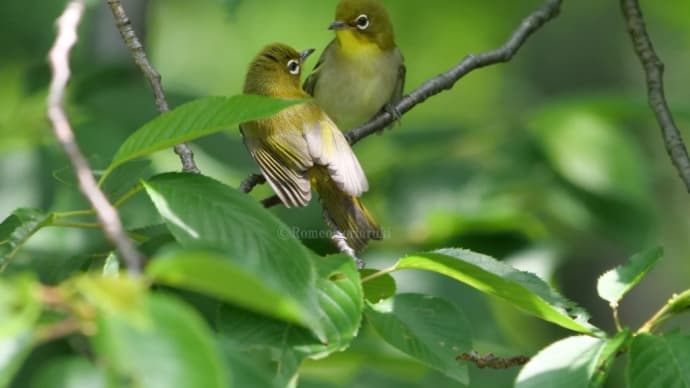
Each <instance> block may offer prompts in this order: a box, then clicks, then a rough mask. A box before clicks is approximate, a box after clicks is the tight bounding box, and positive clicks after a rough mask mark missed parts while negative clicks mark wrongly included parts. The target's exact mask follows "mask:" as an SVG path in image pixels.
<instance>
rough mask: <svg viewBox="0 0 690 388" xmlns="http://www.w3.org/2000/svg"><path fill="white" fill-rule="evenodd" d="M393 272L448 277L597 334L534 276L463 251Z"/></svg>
mask: <svg viewBox="0 0 690 388" xmlns="http://www.w3.org/2000/svg"><path fill="white" fill-rule="evenodd" d="M395 269H396V270H403V269H419V270H424V271H431V272H436V273H439V274H441V275H445V276H448V277H450V278H453V279H455V280H458V281H460V282H463V283H465V284H467V285H469V286H471V287H474V288H476V289H478V290H479V291H482V292H484V293H487V294H491V295H495V296H498V297H499V298H502V299H504V300H506V301H508V302H509V303H511V304H512V305H513V306H515V307H517V308H519V309H521V310H523V311H525V312H527V313H530V314H532V315H534V316H536V317H538V318H540V319H543V320H545V321H548V322H552V323H555V324H557V325H559V326H562V327H565V328H566V329H570V330H573V331H576V332H580V333H600V330H599V329H597V328H596V327H594V326H592V325H590V324H589V323H588V322H587V320H588V319H589V315H588V314H587V312H586V311H585V310H584V309H583V308H581V307H579V306H577V304H575V303H574V302H571V301H569V300H567V299H566V298H564V297H563V296H561V295H560V294H559V293H558V292H556V290H554V289H553V288H551V287H549V285H548V284H546V283H545V282H544V281H543V280H541V279H540V278H539V277H538V276H537V275H535V274H533V273H529V272H524V271H519V270H517V269H515V268H513V267H511V266H509V265H507V264H504V263H501V262H500V261H497V260H496V259H494V258H492V257H489V256H485V255H482V254H478V253H475V252H471V251H468V250H464V249H442V250H438V251H434V252H429V253H419V254H414V255H410V256H407V257H404V258H402V259H400V261H399V262H398V263H397V264H396V267H395Z"/></svg>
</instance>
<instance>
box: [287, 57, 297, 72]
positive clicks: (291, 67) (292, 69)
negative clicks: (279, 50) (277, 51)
mask: <svg viewBox="0 0 690 388" xmlns="http://www.w3.org/2000/svg"><path fill="white" fill-rule="evenodd" d="M287 68H288V71H289V72H290V74H295V75H297V74H299V61H296V60H294V59H291V60H289V61H288V63H287Z"/></svg>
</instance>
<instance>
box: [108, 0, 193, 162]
mask: <svg viewBox="0 0 690 388" xmlns="http://www.w3.org/2000/svg"><path fill="white" fill-rule="evenodd" d="M107 2H108V5H109V6H110V9H111V11H112V12H113V17H114V18H115V22H116V25H117V29H118V30H119V31H120V35H121V36H122V40H123V41H124V42H125V45H126V46H127V48H128V49H129V52H130V53H131V54H132V58H133V59H134V63H136V65H137V66H138V67H139V69H140V70H141V72H142V73H144V77H146V79H147V80H148V81H149V84H150V85H151V89H152V90H153V96H154V97H155V99H156V106H157V107H158V111H159V112H160V113H165V112H167V111H169V110H170V108H169V106H168V101H167V100H166V98H165V93H163V86H162V84H161V76H160V74H158V72H157V71H156V69H154V68H153V66H151V63H150V62H149V59H148V57H147V56H146V52H145V51H144V47H143V46H142V44H141V42H140V41H139V38H137V35H136V33H135V32H134V29H133V28H132V22H131V21H130V19H129V16H127V13H126V12H125V9H124V7H122V4H121V3H120V0H107ZM175 153H176V154H177V156H179V157H180V161H181V162H182V171H185V172H194V173H197V174H198V173H200V171H199V168H198V167H197V166H196V163H194V153H193V152H192V150H191V149H190V148H189V146H187V144H185V143H181V144H178V145H176V146H175Z"/></svg>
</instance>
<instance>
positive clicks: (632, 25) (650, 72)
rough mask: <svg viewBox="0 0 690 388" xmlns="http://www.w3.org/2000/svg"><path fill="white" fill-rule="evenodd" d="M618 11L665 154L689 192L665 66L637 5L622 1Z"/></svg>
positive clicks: (689, 175)
mask: <svg viewBox="0 0 690 388" xmlns="http://www.w3.org/2000/svg"><path fill="white" fill-rule="evenodd" d="M621 10H622V12H623V16H624V17H625V20H626V22H627V24H628V33H629V34H630V38H631V39H632V42H633V46H634V47H635V52H636V53H637V56H638V57H639V58H640V62H641V63H642V67H643V68H644V71H645V76H646V78H647V93H648V95H649V106H650V108H651V109H652V111H654V114H655V115H656V120H657V122H658V123H659V126H660V127H661V135H662V137H663V138H664V144H665V146H666V151H667V152H668V155H669V157H670V158H671V161H672V162H673V164H674V165H675V166H676V169H677V170H678V175H680V178H681V179H682V180H683V182H684V183H685V187H686V189H687V190H688V191H689V192H690V158H688V151H687V149H686V148H685V143H684V142H683V137H682V136H681V134H680V131H679V130H678V127H677V126H676V123H675V121H674V119H673V115H672V114H671V110H670V109H669V107H668V103H667V102H666V96H665V95H664V64H663V63H662V62H661V60H660V59H659V57H658V56H657V54H656V52H655V51H654V45H653V44H652V41H651V39H650V38H649V34H648V33H647V29H646V27H645V22H644V18H643V16H642V10H641V9H640V4H639V3H638V1H637V0H621Z"/></svg>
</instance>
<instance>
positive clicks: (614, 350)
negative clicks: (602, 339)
mask: <svg viewBox="0 0 690 388" xmlns="http://www.w3.org/2000/svg"><path fill="white" fill-rule="evenodd" d="M631 339H632V334H631V333H630V330H629V329H626V330H623V331H619V332H618V333H617V334H616V335H615V336H614V337H613V338H611V339H609V340H608V341H606V344H605V345H604V347H603V348H602V350H601V352H600V353H599V357H598V362H597V369H596V372H595V373H594V377H593V379H592V381H591V383H590V385H589V387H590V388H599V387H603V386H604V383H606V378H607V377H608V375H609V372H610V371H611V366H612V365H613V363H614V362H615V361H616V357H617V355H618V351H619V350H620V349H621V348H623V347H626V346H628V344H629V342H630V340H631Z"/></svg>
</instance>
